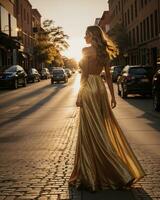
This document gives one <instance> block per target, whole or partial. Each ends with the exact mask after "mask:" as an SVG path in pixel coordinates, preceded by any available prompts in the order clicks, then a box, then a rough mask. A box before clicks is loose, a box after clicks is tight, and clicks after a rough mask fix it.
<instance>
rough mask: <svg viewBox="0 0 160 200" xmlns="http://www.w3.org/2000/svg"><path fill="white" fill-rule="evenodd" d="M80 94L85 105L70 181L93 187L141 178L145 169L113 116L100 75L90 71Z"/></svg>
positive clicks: (111, 186)
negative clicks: (90, 73) (91, 73)
mask: <svg viewBox="0 0 160 200" xmlns="http://www.w3.org/2000/svg"><path fill="white" fill-rule="evenodd" d="M81 98H82V104H83V107H81V108H80V121H79V128H78V139H77V146H76V155H75V163H74V169H73V172H72V174H71V177H70V180H69V184H70V185H75V186H76V187H78V186H80V185H83V186H84V187H86V188H89V189H91V190H93V191H94V190H97V189H106V188H108V187H109V188H113V189H116V188H121V187H123V186H126V185H129V184H130V185H131V184H132V183H134V182H136V181H137V180H139V179H140V178H142V177H143V176H144V171H143V169H142V167H141V165H140V163H139V162H138V160H137V159H136V156H135V155H134V153H133V151H132V149H131V147H130V145H129V144H128V142H127V140H126V138H125V136H124V134H123V132H122V130H121V128H120V126H119V124H118V122H117V120H116V119H115V117H114V114H113V112H112V110H111V108H110V103H109V100H108V95H107V91H106V88H105V85H104V82H103V80H102V79H101V77H100V76H98V75H89V77H88V79H87V81H86V83H85V87H84V88H83V89H82V91H81Z"/></svg>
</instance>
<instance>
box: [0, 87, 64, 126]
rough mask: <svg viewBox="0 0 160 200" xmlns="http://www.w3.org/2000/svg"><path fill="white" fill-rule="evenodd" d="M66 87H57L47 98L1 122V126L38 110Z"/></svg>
mask: <svg viewBox="0 0 160 200" xmlns="http://www.w3.org/2000/svg"><path fill="white" fill-rule="evenodd" d="M62 87H65V85H64V86H61V87H57V88H56V89H55V90H54V91H53V92H52V93H50V94H49V95H48V96H46V97H45V98H43V99H41V100H40V101H39V102H37V103H36V104H34V105H33V106H31V107H30V108H29V109H26V110H24V111H23V112H21V113H19V114H17V115H16V116H15V117H14V118H11V119H9V120H6V121H2V122H1V123H0V126H1V127H3V126H5V125H6V124H9V123H12V122H16V121H17V120H19V119H21V118H22V117H26V116H28V115H31V114H32V113H33V112H36V111H37V110H38V109H40V108H41V107H42V106H43V105H44V104H46V103H47V102H48V101H49V100H51V99H52V98H53V96H55V95H56V94H57V93H58V91H59V90H60V89H61V88H62Z"/></svg>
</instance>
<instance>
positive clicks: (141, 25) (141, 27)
mask: <svg viewBox="0 0 160 200" xmlns="http://www.w3.org/2000/svg"><path fill="white" fill-rule="evenodd" d="M140 31H141V42H143V24H142V22H141V23H140Z"/></svg>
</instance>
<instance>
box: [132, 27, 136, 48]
mask: <svg viewBox="0 0 160 200" xmlns="http://www.w3.org/2000/svg"><path fill="white" fill-rule="evenodd" d="M132 35H133V45H135V42H136V41H135V39H136V38H135V29H133V30H132Z"/></svg>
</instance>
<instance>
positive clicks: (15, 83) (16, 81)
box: [13, 79, 18, 89]
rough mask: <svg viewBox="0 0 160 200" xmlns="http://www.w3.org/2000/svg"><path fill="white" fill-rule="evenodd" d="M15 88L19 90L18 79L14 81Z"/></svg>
mask: <svg viewBox="0 0 160 200" xmlns="http://www.w3.org/2000/svg"><path fill="white" fill-rule="evenodd" d="M13 88H14V89H17V88H18V80H17V79H15V80H14V83H13Z"/></svg>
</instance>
